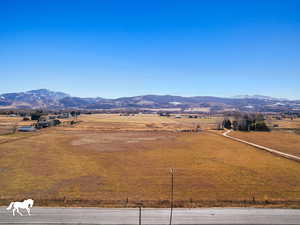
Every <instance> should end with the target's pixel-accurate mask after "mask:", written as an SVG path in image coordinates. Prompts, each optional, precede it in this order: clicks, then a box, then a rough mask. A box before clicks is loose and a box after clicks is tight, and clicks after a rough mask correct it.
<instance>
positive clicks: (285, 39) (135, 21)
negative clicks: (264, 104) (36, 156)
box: [0, 0, 300, 99]
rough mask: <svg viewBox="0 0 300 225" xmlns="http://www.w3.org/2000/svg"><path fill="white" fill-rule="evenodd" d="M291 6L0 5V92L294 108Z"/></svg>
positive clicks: (299, 42)
mask: <svg viewBox="0 0 300 225" xmlns="http://www.w3.org/2000/svg"><path fill="white" fill-rule="evenodd" d="M299 10H300V1H289V0H285V1H276V0H261V1H255V0H248V1H247V0H245V1H238V0H236V1H230V0H227V1H221V0H219V1H214V0H212V1H209V0H207V1H204V0H198V1H192V0H191V1H189V0H182V1H176V0H172V1H167V0H166V1H164V0H160V1H156V0H151V1H146V0H145V1H130V0H128V1H125V0H122V1H116V0H110V1H106V0H98V1H92V0H84V1H77V0H72V1H71V0H69V1H63V0H60V1H57V0H51V1H50V0H43V1H42V0H40V1H37V0H36V1H32V0H26V1H23V0H0V21H1V23H0V78H1V79H0V93H6V92H16V91H26V90H31V89H39V88H48V89H51V90H57V91H64V92H67V93H70V94H71V95H74V96H81V97H95V96H100V97H110V98H115V97H119V96H135V95H144V94H172V95H183V96H198V95H199V96H202V95H211V96H234V95H240V94H262V95H269V96H274V97H285V98H291V99H300V91H299V86H300V13H299Z"/></svg>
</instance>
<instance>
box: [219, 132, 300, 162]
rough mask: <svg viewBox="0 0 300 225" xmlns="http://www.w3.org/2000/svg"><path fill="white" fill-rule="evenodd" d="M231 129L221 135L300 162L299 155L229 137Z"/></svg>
mask: <svg viewBox="0 0 300 225" xmlns="http://www.w3.org/2000/svg"><path fill="white" fill-rule="evenodd" d="M231 131H232V130H227V131H225V132H224V133H223V134H222V135H223V136H224V137H227V138H230V139H232V140H235V141H238V142H242V143H245V144H247V145H251V146H253V147H255V148H259V149H262V150H264V151H267V152H270V153H272V154H275V155H278V156H281V157H284V158H287V159H291V160H294V161H297V162H300V157H298V156H295V155H291V154H287V153H284V152H281V151H278V150H275V149H272V148H268V147H265V146H262V145H258V144H255V143H252V142H249V141H245V140H242V139H239V138H236V137H231V136H229V135H228V134H229V133H230V132H231Z"/></svg>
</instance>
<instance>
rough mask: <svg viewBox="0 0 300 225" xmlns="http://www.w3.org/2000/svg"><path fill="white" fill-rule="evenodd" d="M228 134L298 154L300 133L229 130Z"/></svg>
mask: <svg viewBox="0 0 300 225" xmlns="http://www.w3.org/2000/svg"><path fill="white" fill-rule="evenodd" d="M230 136H232V137H237V138H240V139H242V140H245V141H249V142H253V143H255V144H259V145H262V146H265V147H269V148H273V149H276V150H279V151H282V152H285V153H288V154H292V155H295V156H300V135H298V134H295V133H293V132H286V131H272V132H237V131H235V132H231V133H230Z"/></svg>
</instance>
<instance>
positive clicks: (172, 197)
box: [169, 168, 175, 225]
mask: <svg viewBox="0 0 300 225" xmlns="http://www.w3.org/2000/svg"><path fill="white" fill-rule="evenodd" d="M170 173H171V212H170V223H169V225H172V217H173V200H174V173H175V169H174V168H171V169H170Z"/></svg>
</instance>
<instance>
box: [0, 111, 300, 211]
mask: <svg viewBox="0 0 300 225" xmlns="http://www.w3.org/2000/svg"><path fill="white" fill-rule="evenodd" d="M79 120H80V121H81V123H79V124H77V125H75V126H68V127H64V126H61V127H55V128H48V129H44V130H43V131H41V132H39V133H38V135H36V136H30V137H27V138H23V139H20V140H16V141H12V142H7V143H3V144H0V200H1V199H2V201H1V202H2V204H6V203H7V202H8V201H10V200H15V199H20V200H22V199H23V198H28V197H31V198H33V199H37V203H38V204H40V205H43V204H44V205H49V202H47V201H46V199H48V200H51V199H52V200H53V199H64V200H65V201H64V203H65V204H67V203H66V202H68V201H69V202H72V200H74V201H73V203H74V202H75V203H74V204H73V205H85V201H86V202H89V201H97V200H98V201H99V202H98V203H97V206H106V205H104V203H103V202H102V203H101V201H100V200H102V201H115V202H119V203H120V202H122V204H123V203H124V202H127V200H128V202H129V204H134V203H137V202H139V201H141V200H142V201H144V204H145V205H146V206H156V207H161V206H167V205H166V203H167V200H168V199H169V190H170V175H169V169H170V168H175V169H176V172H175V196H174V199H175V200H176V201H177V203H176V204H177V205H176V206H184V207H192V206H213V205H218V202H222V205H223V206H232V205H234V202H240V203H242V202H246V201H253V197H255V202H259V201H260V202H262V201H264V202H266V201H269V202H272V201H278V202H281V203H282V202H283V203H282V204H284V206H290V205H289V203H288V201H299V202H300V173H299V171H300V163H297V162H293V161H290V160H287V159H284V158H280V157H277V156H274V155H272V154H268V153H266V152H264V151H260V150H257V149H255V148H253V147H250V146H247V145H244V144H242V143H238V142H235V141H232V140H229V139H227V138H225V137H222V136H220V135H218V134H214V133H210V132H208V131H202V132H198V133H193V132H191V133H185V132H174V131H176V130H178V129H184V128H189V127H192V126H194V124H195V123H202V124H205V123H206V124H210V123H212V120H215V121H216V119H190V121H188V120H189V119H175V118H167V117H159V116H156V115H138V116H119V115H101V114H99V115H82V116H80V118H79ZM15 135H20V134H18V133H17V134H15ZM205 201H207V202H214V204H213V205H211V203H207V204H208V205H205V204H204V203H203V202H205ZM76 202H77V203H76ZM197 202H198V203H199V202H200V203H199V204H196V203H197ZM299 202H298V203H297V204H299ZM51 204H52V205H58V204H60V203H58V202H52V203H51ZM70 204H71V203H70ZM193 204H196V205H193ZM293 204H296V203H293ZM297 204H296V206H297V207H299V205H297ZM67 205H68V204H67ZM86 205H89V204H88V203H86ZM110 206H111V205H110ZM115 206H124V205H120V204H119V205H115Z"/></svg>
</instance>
